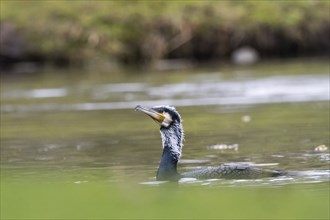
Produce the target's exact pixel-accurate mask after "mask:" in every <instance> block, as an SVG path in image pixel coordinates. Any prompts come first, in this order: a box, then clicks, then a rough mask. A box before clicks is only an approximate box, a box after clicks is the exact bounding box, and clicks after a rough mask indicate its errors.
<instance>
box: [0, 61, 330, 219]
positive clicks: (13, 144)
mask: <svg viewBox="0 0 330 220" xmlns="http://www.w3.org/2000/svg"><path fill="white" fill-rule="evenodd" d="M266 70H267V72H268V73H267V74H266V73H265V72H266ZM327 71H328V63H327V62H324V63H323V62H320V63H317V65H316V64H315V63H289V64H283V65H280V64H278V63H277V64H272V65H265V66H263V65H261V66H256V67H249V68H247V69H246V70H245V71H243V72H242V70H241V69H240V68H239V69H235V68H233V69H228V68H224V69H220V70H214V69H213V70H212V71H211V72H212V73H204V72H205V71H202V70H198V71H197V70H196V71H194V73H189V72H184V73H179V72H176V73H157V74H148V73H145V74H142V75H138V76H137V75H131V74H118V75H114V76H113V75H111V74H110V75H109V76H104V75H102V76H101V75H100V76H98V75H97V74H96V75H92V76H93V77H92V76H91V75H89V74H88V73H84V74H82V76H80V78H76V76H73V75H70V74H69V73H68V74H67V75H66V76H65V75H60V76H58V75H53V74H44V75H41V76H39V77H38V78H33V79H31V78H21V77H20V78H15V79H13V78H6V79H5V80H3V81H1V85H2V86H1V92H2V94H4V93H8V94H16V93H14V92H16V91H21V90H22V91H23V93H22V94H28V92H29V91H30V90H31V89H41V88H58V87H61V88H62V87H63V88H69V89H70V90H69V91H71V93H69V95H66V96H63V97H47V98H40V97H39V98H35V97H25V96H24V95H23V96H22V95H21V96H15V97H14V96H10V95H8V96H5V95H3V96H2V99H1V105H2V107H3V106H5V105H10V106H11V107H12V109H13V110H10V109H9V108H7V109H5V110H3V111H2V112H1V219H49V218H50V219H111V218H114V219H118V218H123V219H127V218H133V219H141V218H149V219H164V218H173V219H178V218H185V219H194V218H195V219H207V218H213V219H214V218H215V219H230V218H231V219H242V218H249V219H281V218H282V219H329V217H330V214H329V205H330V204H329V197H330V195H329V193H330V188H329V169H330V168H329V161H330V156H329V151H325V152H315V151H314V148H315V147H316V146H319V145H323V144H324V145H326V146H328V147H329V102H328V100H321V99H320V100H313V97H319V96H316V95H315V94H316V93H313V96H311V97H312V98H310V100H306V101H294V100H295V99H296V98H297V97H296V96H295V97H293V98H292V96H288V97H289V98H290V100H291V101H284V102H280V101H276V102H273V103H272V102H269V103H259V104H256V103H254V100H255V99H251V100H252V101H251V103H250V104H219V105H218V104H212V105H207V104H205V105H204V104H203V105H198V104H199V103H195V105H192V104H188V105H182V106H180V105H179V106H178V107H177V110H178V111H179V112H180V114H181V116H182V117H183V123H184V124H183V125H184V130H185V145H184V148H183V155H182V158H181V161H180V163H179V165H178V169H179V171H182V172H183V171H188V170H191V169H193V168H196V167H202V166H213V165H217V164H221V163H228V162H248V163H253V164H259V165H262V166H266V168H267V169H268V168H273V169H283V170H294V171H303V172H305V174H304V175H301V176H299V177H289V176H286V177H279V178H266V179H257V180H204V181H198V180H187V181H182V182H179V183H161V182H156V181H155V178H154V176H155V172H156V170H157V166H158V162H159V158H160V156H161V141H160V135H159V131H158V127H157V124H155V123H154V122H153V121H152V120H150V119H149V118H147V117H145V116H144V115H142V114H140V113H138V112H135V111H134V110H133V109H132V108H130V107H123V108H122V109H112V110H111V109H96V110H74V109H67V110H65V109H57V106H58V105H60V104H63V103H64V104H66V105H67V106H70V104H72V103H81V102H88V103H93V102H95V103H101V102H102V103H105V102H108V103H110V104H109V105H110V106H112V104H111V103H114V102H118V101H120V102H125V103H130V102H132V101H133V102H134V101H138V100H163V101H164V102H165V103H164V104H167V103H166V102H167V101H166V100H168V97H165V98H164V97H158V96H155V95H152V94H153V93H152V92H155V91H156V92H158V90H156V89H157V88H161V87H162V86H163V85H165V84H166V85H175V83H182V82H195V81H200V80H201V79H202V80H205V81H206V84H205V85H208V84H207V83H208V82H209V81H210V82H211V81H219V82H229V81H230V82H231V83H232V82H235V83H234V87H237V86H239V85H241V82H243V83H244V82H245V80H246V79H248V80H255V79H257V80H258V79H262V78H264V77H269V76H281V75H294V76H297V75H298V76H305V75H309V76H310V75H313V74H317V75H316V76H315V77H316V78H317V77H319V76H320V75H321V76H327V75H328V72H327ZM322 79H323V78H322ZM232 80H234V81H232ZM270 80H273V78H271V79H270ZM275 80H276V78H275ZM309 80H310V78H308V80H307V81H309ZM321 81H322V80H321ZM141 82H143V83H147V85H152V86H153V87H152V88H151V89H149V90H147V89H145V87H146V85H144V87H142V89H141V91H131V92H127V91H119V92H118V91H116V92H114V91H113V90H111V92H109V93H104V95H105V96H102V97H101V98H100V97H99V96H97V98H95V97H94V96H93V94H94V95H95V93H93V92H92V91H94V90H93V89H95V88H97V90H96V91H98V92H97V94H100V93H101V92H102V90H99V87H98V86H102V85H105V84H108V83H113V84H117V83H141ZM278 83H279V82H278V81H274V87H277V86H279V85H278ZM205 85H204V84H203V86H205ZM221 85H222V84H221ZM308 85H309V84H308ZM308 85H307V86H305V87H304V88H305V89H306V95H305V96H304V97H309V96H308V95H310V94H311V92H310V91H316V92H317V91H318V88H317V86H316V89H315V90H312V87H313V86H312V85H310V87H308ZM316 85H318V83H316ZM319 85H321V83H320V84H319ZM322 85H323V84H322ZM182 86H183V85H181V84H180V85H179V86H178V87H174V88H173V89H172V91H170V90H168V92H173V91H174V90H175V89H177V88H182ZM189 86H191V85H189ZM212 86H214V85H213V84H211V83H210V87H212ZM290 87H291V85H289V87H288V88H290ZM292 87H294V85H292ZM102 88H103V87H102ZM113 88H117V87H111V89H113ZM128 88H130V89H131V88H132V87H128ZM185 88H186V89H183V90H179V91H180V92H179V93H175V94H174V95H173V96H172V97H171V98H173V99H175V100H180V98H184V99H187V98H191V97H192V96H201V94H200V93H201V92H200V91H204V92H205V91H209V90H208V89H204V90H203V89H202V87H201V89H200V90H196V91H193V92H192V93H185V91H187V90H189V89H190V87H188V86H186V87H185ZM228 88H230V87H228ZM313 88H314V87H313ZM299 89H300V88H298V87H297V90H299ZM119 90H120V89H119ZM99 91H100V92H99ZM144 91H147V92H144ZM165 91H166V89H165ZM162 92H163V90H161V92H160V93H162ZM216 92H217V91H216V89H214V90H212V89H211V92H210V93H208V94H206V95H205V96H201V97H202V98H203V97H205V98H207V97H209V96H212V95H214V94H215V93H216ZM266 92H267V91H266ZM275 92H276V91H275ZM273 93H274V92H273V90H272V91H271V92H270V94H273ZM157 94H158V93H157ZM293 94H296V90H295V91H294V92H293ZM216 95H219V96H221V95H222V91H220V92H219V93H216ZM280 95H283V94H280ZM302 95H304V93H302V94H300V93H299V97H298V98H300V97H301V96H302ZM321 95H322V94H321ZM276 96H279V95H276ZM283 96H285V94H284V95H283ZM13 97H14V98H13ZM93 97H94V98H93ZM228 97H229V95H228ZM269 97H270V98H269V100H273V98H274V97H273V96H271V95H269ZM285 97H286V96H285ZM224 98H226V97H224ZM248 98H249V97H248ZM257 98H258V97H257ZM275 98H276V97H275ZM291 98H292V99H291ZM315 99H316V98H315ZM201 100H202V99H201ZM230 100H232V99H230ZM233 100H235V99H234V98H233ZM292 100H293V101H292ZM299 100H300V99H299ZM45 103H52V104H55V106H53V107H52V108H50V109H47V110H45V109H42V108H40V106H39V104H45ZM132 104H133V103H132ZM193 104H194V101H193ZM17 106H20V107H19V108H18V107H17ZM26 106H34V108H26ZM8 109H9V110H8ZM244 118H245V119H246V118H248V120H244ZM219 144H223V145H233V144H237V146H238V150H237V151H235V150H230V149H223V150H220V149H215V148H212V146H214V145H219Z"/></svg>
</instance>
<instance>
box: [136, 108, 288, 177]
mask: <svg viewBox="0 0 330 220" xmlns="http://www.w3.org/2000/svg"><path fill="white" fill-rule="evenodd" d="M135 110H137V111H141V112H143V113H145V114H147V115H148V116H150V117H151V118H152V119H153V120H155V121H156V122H158V123H159V124H160V134H161V138H162V144H163V154H162V158H161V160H160V164H159V168H158V171H157V175H156V179H157V180H172V181H177V180H179V179H180V178H183V177H186V178H197V179H217V178H233V179H251V178H261V177H274V176H279V175H282V174H284V172H282V171H277V170H264V169H259V168H256V167H251V166H248V165H241V164H237V165H233V164H231V165H220V166H216V167H205V168H201V169H197V170H193V171H190V172H185V173H181V174H179V173H178V172H177V163H178V161H179V159H180V156H181V152H182V147H183V140H184V134H183V128H182V120H181V116H180V114H179V113H178V112H177V111H176V109H175V108H174V107H170V106H155V107H152V108H146V107H142V106H141V105H138V106H136V107H135Z"/></svg>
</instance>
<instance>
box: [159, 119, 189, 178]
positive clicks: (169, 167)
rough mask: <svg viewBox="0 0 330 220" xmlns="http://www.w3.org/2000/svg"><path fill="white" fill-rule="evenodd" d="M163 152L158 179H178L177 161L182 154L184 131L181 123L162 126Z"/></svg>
mask: <svg viewBox="0 0 330 220" xmlns="http://www.w3.org/2000/svg"><path fill="white" fill-rule="evenodd" d="M160 133H161V136H162V142H163V154H162V158H161V160H160V164H159V168H158V172H157V180H178V179H179V178H180V175H179V174H178V172H177V163H178V161H179V159H180V156H181V150H182V142H183V132H182V126H181V124H178V125H175V124H173V125H172V126H171V128H161V129H160Z"/></svg>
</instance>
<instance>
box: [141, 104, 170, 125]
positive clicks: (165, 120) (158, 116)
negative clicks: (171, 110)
mask: <svg viewBox="0 0 330 220" xmlns="http://www.w3.org/2000/svg"><path fill="white" fill-rule="evenodd" d="M135 111H140V112H143V113H145V114H146V115H148V116H150V117H151V118H152V119H153V120H154V121H156V122H158V123H159V124H160V125H163V126H165V127H168V126H169V125H170V124H171V123H172V119H171V118H170V117H169V115H168V114H166V113H164V112H163V113H159V112H157V111H156V110H154V109H152V108H146V107H143V106H141V105H137V106H136V107H135Z"/></svg>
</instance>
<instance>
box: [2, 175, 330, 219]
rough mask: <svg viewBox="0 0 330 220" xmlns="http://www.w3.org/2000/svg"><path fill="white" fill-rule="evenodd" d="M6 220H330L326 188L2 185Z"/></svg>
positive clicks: (96, 183) (95, 183) (29, 183)
mask: <svg viewBox="0 0 330 220" xmlns="http://www.w3.org/2000/svg"><path fill="white" fill-rule="evenodd" d="M1 191H2V192H3V193H1V201H2V202H1V218H2V219H328V218H329V191H328V190H327V186H325V184H314V185H313V186H304V185H297V186H294V187H292V186H282V187H208V186H189V185H181V186H180V185H172V184H167V185H160V186H158V187H157V186H148V185H147V186H143V185H139V184H137V183H136V184H133V183H128V182H127V183H121V184H119V183H118V184H116V183H115V184H113V183H105V182H92V183H89V182H87V183H80V184H74V183H58V182H55V183H43V182H41V183H40V182H33V183H32V182H28V183H25V182H22V183H15V184H11V183H10V182H7V181H5V182H3V183H2V184H1Z"/></svg>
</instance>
